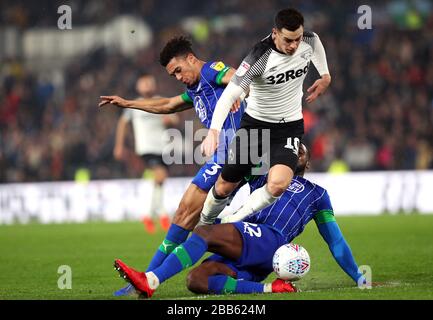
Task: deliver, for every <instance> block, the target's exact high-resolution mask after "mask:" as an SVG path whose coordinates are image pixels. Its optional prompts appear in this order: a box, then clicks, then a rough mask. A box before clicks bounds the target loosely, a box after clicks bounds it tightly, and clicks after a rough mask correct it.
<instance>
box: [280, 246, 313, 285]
mask: <svg viewBox="0 0 433 320" xmlns="http://www.w3.org/2000/svg"><path fill="white" fill-rule="evenodd" d="M272 265H273V268H274V272H275V273H276V275H277V277H278V278H280V279H283V280H289V281H296V280H299V279H301V278H302V277H304V276H305V275H306V274H307V273H308V271H309V270H310V255H309V254H308V252H307V250H305V248H303V247H301V246H300V245H298V244H294V243H289V244H285V245H283V246H281V247H280V248H278V250H277V251H275V254H274V257H273V259H272Z"/></svg>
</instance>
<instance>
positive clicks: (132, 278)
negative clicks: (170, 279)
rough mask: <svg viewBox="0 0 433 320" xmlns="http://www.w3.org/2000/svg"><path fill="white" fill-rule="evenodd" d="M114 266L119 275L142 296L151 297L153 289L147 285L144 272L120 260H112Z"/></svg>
mask: <svg viewBox="0 0 433 320" xmlns="http://www.w3.org/2000/svg"><path fill="white" fill-rule="evenodd" d="M114 268H115V269H116V270H117V271H118V272H119V274H120V276H121V277H122V278H124V279H125V280H126V281H128V282H129V283H130V284H132V285H133V286H134V288H135V290H137V291H139V293H140V295H141V296H142V297H143V298H151V297H152V295H153V293H154V292H155V290H153V289H151V288H150V287H149V283H148V282H147V278H146V274H145V273H144V272H139V271H137V270H134V269H132V268H130V267H128V266H127V265H126V264H124V263H123V262H122V261H121V260H119V259H117V260H116V261H114Z"/></svg>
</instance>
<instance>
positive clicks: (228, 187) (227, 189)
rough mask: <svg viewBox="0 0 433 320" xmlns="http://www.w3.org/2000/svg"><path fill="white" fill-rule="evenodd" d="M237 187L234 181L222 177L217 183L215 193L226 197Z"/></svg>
mask: <svg viewBox="0 0 433 320" xmlns="http://www.w3.org/2000/svg"><path fill="white" fill-rule="evenodd" d="M235 188H236V185H235V184H234V183H231V182H227V181H225V180H223V179H221V177H220V178H219V179H218V181H217V183H216V184H215V193H216V194H217V195H218V196H219V197H221V198H226V197H228V196H230V195H231V193H232V192H233V190H234V189H235Z"/></svg>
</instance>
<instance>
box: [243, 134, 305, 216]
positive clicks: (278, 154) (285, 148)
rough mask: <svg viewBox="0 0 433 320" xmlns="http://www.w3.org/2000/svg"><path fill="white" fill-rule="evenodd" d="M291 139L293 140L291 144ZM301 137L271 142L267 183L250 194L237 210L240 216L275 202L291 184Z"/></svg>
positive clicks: (278, 139)
mask: <svg viewBox="0 0 433 320" xmlns="http://www.w3.org/2000/svg"><path fill="white" fill-rule="evenodd" d="M289 141H295V142H291V143H290V144H289ZM299 143H300V138H299V137H298V136H295V137H291V138H277V139H272V140H271V142H270V157H271V158H270V166H271V168H270V170H269V174H268V179H267V183H266V184H265V185H264V186H263V187H261V188H258V189H256V190H254V192H252V193H251V194H250V196H249V197H248V199H247V200H246V201H245V204H244V205H243V206H242V207H241V208H240V209H239V210H238V211H237V212H236V215H237V216H238V217H239V218H242V217H247V216H249V215H251V214H252V213H253V212H258V211H260V210H262V209H264V208H266V207H268V206H270V205H271V204H273V203H274V202H275V201H276V200H278V199H279V197H280V196H281V195H282V194H283V193H284V191H285V190H286V189H287V188H288V186H289V185H290V182H291V181H292V179H293V175H294V172H295V170H296V166H297V163H298V150H299Z"/></svg>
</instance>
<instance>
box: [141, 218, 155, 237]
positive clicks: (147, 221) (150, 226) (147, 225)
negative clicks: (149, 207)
mask: <svg viewBox="0 0 433 320" xmlns="http://www.w3.org/2000/svg"><path fill="white" fill-rule="evenodd" d="M143 224H144V230H146V232H147V233H149V234H154V233H155V224H154V223H153V220H152V219H151V218H148V217H144V218H143Z"/></svg>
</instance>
